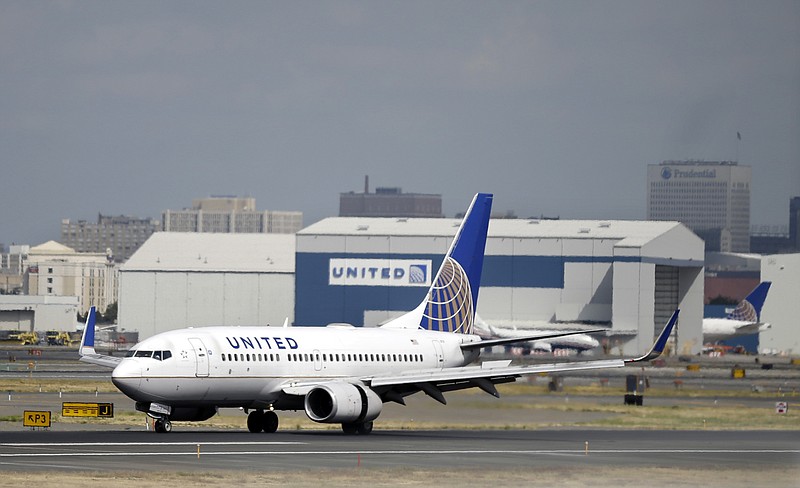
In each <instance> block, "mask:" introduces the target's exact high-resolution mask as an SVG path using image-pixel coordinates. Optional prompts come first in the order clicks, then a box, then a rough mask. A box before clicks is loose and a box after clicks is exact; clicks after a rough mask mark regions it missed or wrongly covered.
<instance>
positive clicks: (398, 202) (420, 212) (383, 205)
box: [339, 176, 444, 217]
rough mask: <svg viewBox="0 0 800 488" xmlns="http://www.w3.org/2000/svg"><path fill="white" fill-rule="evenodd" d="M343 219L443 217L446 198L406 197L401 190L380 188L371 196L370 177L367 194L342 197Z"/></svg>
mask: <svg viewBox="0 0 800 488" xmlns="http://www.w3.org/2000/svg"><path fill="white" fill-rule="evenodd" d="M339 216H340V217H443V216H444V215H443V214H442V196H441V195H433V194H424V193H403V190H402V189H401V188H396V187H392V188H386V187H378V188H376V189H375V193H370V192H369V177H368V176H367V177H365V179H364V193H355V192H348V193H340V194H339Z"/></svg>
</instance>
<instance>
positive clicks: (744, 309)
mask: <svg viewBox="0 0 800 488" xmlns="http://www.w3.org/2000/svg"><path fill="white" fill-rule="evenodd" d="M770 285H772V282H771V281H763V282H761V283H759V285H758V286H757V287H755V289H754V290H753V291H751V292H750V294H749V295H747V297H746V298H745V299H744V300H742V301H741V302H739V303H738V304H737V305H736V308H735V309H734V310H733V312H731V313H729V314H728V318H729V319H732V320H744V321H747V322H761V307H763V306H764V300H766V299H767V292H768V291H769V287H770Z"/></svg>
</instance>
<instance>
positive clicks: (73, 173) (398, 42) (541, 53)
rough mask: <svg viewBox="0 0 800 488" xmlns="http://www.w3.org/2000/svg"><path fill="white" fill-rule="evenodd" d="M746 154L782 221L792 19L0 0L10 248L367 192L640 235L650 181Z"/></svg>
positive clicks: (786, 9) (676, 6)
mask: <svg viewBox="0 0 800 488" xmlns="http://www.w3.org/2000/svg"><path fill="white" fill-rule="evenodd" d="M737 131H738V132H740V133H741V136H742V140H741V141H740V142H738V141H737V137H736V133H737ZM737 157H738V159H739V161H740V162H741V163H742V164H748V165H751V166H752V168H753V186H752V204H751V213H752V215H751V223H752V224H755V225H762V224H768V225H787V223H788V206H789V198H790V197H791V196H796V195H800V2H797V1H796V0H794V1H793V0H789V1H769V0H767V1H759V2H753V1H750V0H746V1H732V0H723V1H698V0H690V1H669V2H664V1H658V2H648V1H642V0H632V1H613V0H604V1H601V2H597V1H594V2H588V1H585V2H584V1H553V2H544V1H528V2H518V1H484V0H481V1H474V2H473V1H431V0H424V1H419V2H415V1H402V2H398V1H391V2H389V1H386V2H381V1H372V0H371V1H363V2H362V1H354V2H351V1H285V2H267V1H254V2H244V1H224V2H223V1H215V2H204V1H196V0H192V1H163V0H159V1H153V2H149V1H135V2H129V1H124V2H123V1H97V2H95V1H68V0H64V1H37V2H32V1H28V0H22V1H9V0H0V242H3V243H5V244H10V243H12V242H16V243H29V244H34V245H35V244H39V243H41V242H44V241H46V240H48V239H58V238H59V236H60V222H61V219H64V218H69V219H72V220H78V219H89V220H95V219H96V218H97V214H98V213H103V214H109V215H112V214H113V215H118V214H126V215H134V216H138V217H152V218H159V219H160V216H161V212H162V211H164V210H166V209H180V208H184V207H189V206H190V205H191V201H192V199H193V198H200V197H207V196H209V195H239V196H245V195H248V196H253V197H255V198H256V201H257V205H258V207H259V209H261V210H266V209H269V210H301V211H303V212H304V214H305V219H304V220H305V224H306V225H308V224H311V223H313V222H315V221H317V220H319V219H321V218H323V217H327V216H332V215H336V214H337V213H338V202H339V193H340V192H345V191H351V190H353V191H362V190H363V185H364V175H366V174H369V176H370V183H371V186H372V188H374V187H376V186H399V187H402V188H403V190H404V191H406V192H421V193H441V194H442V197H443V204H444V211H445V213H446V215H447V216H449V217H452V216H453V215H454V214H455V213H456V212H459V211H462V210H464V209H465V207H466V205H467V204H468V203H469V200H470V198H471V196H472V194H473V193H475V192H477V191H486V192H493V193H495V209H496V210H498V211H507V210H513V211H514V212H516V214H517V215H519V216H521V217H528V216H531V215H540V214H544V215H547V216H561V217H562V218H576V219H579V218H588V219H644V218H645V217H646V209H647V202H646V188H645V182H646V167H647V165H648V164H657V163H660V162H661V161H663V160H672V159H702V160H711V161H718V160H734V159H736V158H737Z"/></svg>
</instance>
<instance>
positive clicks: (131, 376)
mask: <svg viewBox="0 0 800 488" xmlns="http://www.w3.org/2000/svg"><path fill="white" fill-rule="evenodd" d="M111 382H112V383H114V386H116V387H117V388H118V389H119V391H121V392H122V393H124V394H126V395H127V396H129V397H130V398H134V399H135V396H136V393H137V392H139V391H140V385H141V382H142V367H141V366H140V365H139V363H138V362H137V361H135V360H130V359H123V360H122V362H121V363H119V365H118V366H117V367H116V368H114V371H112V372H111Z"/></svg>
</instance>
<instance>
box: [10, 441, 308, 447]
mask: <svg viewBox="0 0 800 488" xmlns="http://www.w3.org/2000/svg"><path fill="white" fill-rule="evenodd" d="M197 444H201V445H204V446H290V445H305V444H307V442H294V441H285V442H284V441H253V442H238V441H233V442H47V443H42V442H25V443H22V442H3V443H0V447H4V446H5V447H52V446H56V447H79V446H93V447H107V446H150V447H155V446H196V445H197Z"/></svg>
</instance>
